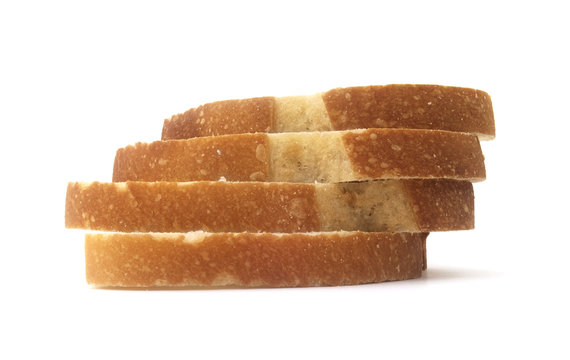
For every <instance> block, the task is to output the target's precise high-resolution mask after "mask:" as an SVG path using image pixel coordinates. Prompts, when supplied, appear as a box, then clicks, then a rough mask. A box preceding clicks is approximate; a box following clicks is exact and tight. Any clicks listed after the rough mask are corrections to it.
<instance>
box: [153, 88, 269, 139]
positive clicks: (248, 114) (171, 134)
mask: <svg viewBox="0 0 570 360" xmlns="http://www.w3.org/2000/svg"><path fill="white" fill-rule="evenodd" d="M273 107H274V99H273V98H272V97H258V98H251V99H243V100H225V101H217V102H213V103H209V104H205V105H201V106H198V107H197V108H193V109H190V110H188V111H186V112H184V113H182V114H177V115H174V116H173V117H172V118H170V119H166V120H164V126H163V128H162V139H164V140H166V139H187V138H192V137H198V136H212V135H221V134H239V133H245V132H247V133H256V132H270V131H271V129H273V128H274V125H273V112H274V111H273Z"/></svg>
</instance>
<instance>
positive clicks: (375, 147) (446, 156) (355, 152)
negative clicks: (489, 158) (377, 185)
mask: <svg viewBox="0 0 570 360" xmlns="http://www.w3.org/2000/svg"><path fill="white" fill-rule="evenodd" d="M343 140H344V145H345V147H346V149H347V153H348V157H349V158H350V161H351V164H352V167H353V170H354V172H355V173H356V174H357V175H358V176H359V179H385V178H449V179H465V180H483V179H485V161H484V160H485V159H484V157H483V153H482V152H481V146H480V144H479V140H478V139H477V137H476V136H474V135H469V134H463V133H454V132H449V131H434V130H402V129H367V130H364V131H362V132H356V131H347V132H346V133H344V134H343Z"/></svg>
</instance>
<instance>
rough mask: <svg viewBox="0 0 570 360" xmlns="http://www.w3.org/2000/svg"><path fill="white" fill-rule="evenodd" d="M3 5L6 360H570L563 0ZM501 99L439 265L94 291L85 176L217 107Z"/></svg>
mask: <svg viewBox="0 0 570 360" xmlns="http://www.w3.org/2000/svg"><path fill="white" fill-rule="evenodd" d="M395 4H396V2H393V3H383V2H380V1H375V2H358V1H343V2H334V1H329V2H323V3H313V2H308V1H307V2H295V1H288V2H283V3H279V4H278V3H274V2H269V1H268V2H259V3H250V2H247V1H236V2H235V3H233V4H228V3H219V2H214V1H210V2H207V3H205V2H204V3H202V4H192V3H191V2H187V3H186V4H182V3H176V2H160V4H159V3H158V2H156V3H150V2H146V1H142V2H132V3H126V2H120V1H108V2H107V1H100V2H91V3H86V2H75V1H70V2H62V1H45V2H35V3H34V2H26V1H13V2H12V1H8V2H6V1H2V2H0V51H1V53H0V122H1V132H0V136H1V142H0V147H1V148H0V150H1V152H0V154H1V164H0V167H1V169H2V170H1V171H2V173H1V177H0V179H1V180H0V181H1V186H0V189H1V192H2V193H1V197H0V210H1V214H0V215H1V216H0V219H1V224H2V233H3V235H2V236H1V238H2V239H1V240H0V276H1V282H2V285H1V287H0V292H1V296H0V331H1V332H2V334H0V358H2V359H16V358H97V359H107V358H121V357H123V358H162V357H164V358H198V359H200V358H222V357H224V358H230V357H231V358H242V357H243V358H246V357H247V358H288V359H289V358H293V356H299V357H312V358H357V357H359V358H387V359H394V358H412V357H422V358H438V359H445V358H449V359H456V358H467V359H481V358H485V359H488V358H496V359H499V358H501V359H502V358H516V357H521V356H524V357H527V356H528V357H531V358H544V359H557V358H559V359H564V358H565V359H568V358H570V349H569V345H567V344H564V341H567V340H568V338H569V335H570V330H569V324H570V311H569V306H570V297H569V295H568V293H567V290H568V288H569V275H570V271H569V270H568V265H567V264H568V258H569V257H570V245H569V240H570V236H569V235H568V232H567V231H566V225H567V223H568V222H569V220H570V219H569V215H570V212H569V210H568V201H569V200H570V199H569V196H568V185H567V178H566V176H567V174H568V155H569V154H570V152H569V150H568V146H567V142H568V140H567V138H568V132H567V130H568V123H569V121H570V118H569V115H568V114H569V111H568V109H569V105H568V98H569V95H570V92H569V90H568V86H569V84H570V77H569V70H568V68H569V64H570V57H569V56H568V49H569V46H568V39H569V37H568V34H569V33H570V26H569V25H568V19H567V15H568V11H567V10H564V8H563V6H562V5H563V2H549V1H542V2H525V1H522V2H512V3H509V2H499V1H496V2H479V1H470V2H448V3H442V2H438V1H435V2H434V1H425V2H417V3H416V2H407V1H401V2H397V5H395ZM389 83H431V84H443V85H456V86H466V87H473V88H479V89H482V90H485V91H487V92H488V93H489V94H490V95H491V97H492V99H493V103H494V110H495V119H496V125H497V138H496V140H495V141H493V142H487V143H484V144H483V151H484V153H485V155H486V165H487V173H488V178H487V181H486V182H484V183H479V184H476V185H475V192H476V226H477V228H476V230H474V231H469V232H452V233H438V234H432V235H431V236H430V238H429V241H428V262H429V270H428V271H427V272H426V273H425V274H424V276H423V278H421V279H418V280H412V281H405V282H394V283H384V284H373V285H364V286H353V287H338V288H309V289H266V290H235V289H234V290H227V289H226V290H208V291H204V290H196V291H188V290H182V291H114V290H100V289H92V288H90V287H89V286H87V285H86V283H85V280H84V269H83V266H84V264H83V240H82V239H83V237H82V235H83V232H81V231H73V230H65V229H64V224H63V222H64V221H63V220H64V219H63V218H64V217H63V215H64V199H65V189H66V183H67V182H68V181H77V180H85V181H91V180H100V181H110V179H111V172H112V163H113V157H114V153H115V150H116V149H117V148H119V147H122V146H125V145H127V144H130V143H133V142H136V141H152V140H157V139H159V138H160V132H161V127H162V121H163V119H164V118H166V117H170V116H171V115H172V114H175V113H178V112H182V111H184V110H186V109H188V108H190V107H194V106H197V105H199V104H202V103H205V102H210V101H215V100H222V99H229V98H243V97H253V96H265V95H275V96H284V95H297V94H311V93H314V92H318V91H323V90H327V89H330V88H334V87H342V86H355V85H369V84H389Z"/></svg>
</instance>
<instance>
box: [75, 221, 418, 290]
mask: <svg viewBox="0 0 570 360" xmlns="http://www.w3.org/2000/svg"><path fill="white" fill-rule="evenodd" d="M427 235H428V234H427V233H366V232H345V231H340V232H317V233H292V234H280V233H205V232H190V233H90V234H86V236H85V265H86V277H87V282H88V283H89V284H91V285H96V286H108V287H156V286H158V287H176V286H238V287H296V286H333V285H355V284H363V283H374V282H382V281H388V280H405V279H413V278H418V277H420V276H421V273H422V270H424V269H425V267H426V247H425V241H426V238H427Z"/></svg>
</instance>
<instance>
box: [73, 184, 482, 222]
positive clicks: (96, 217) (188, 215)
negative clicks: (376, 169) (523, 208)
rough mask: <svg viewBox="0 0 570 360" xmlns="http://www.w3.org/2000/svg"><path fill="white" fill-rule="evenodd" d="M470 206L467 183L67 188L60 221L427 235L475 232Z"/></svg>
mask: <svg viewBox="0 0 570 360" xmlns="http://www.w3.org/2000/svg"><path fill="white" fill-rule="evenodd" d="M473 202H474V201H473V186H472V185H471V183H470V182H468V181H455V180H378V181H369V182H355V183H340V184H294V183H263V182H223V181H213V182H207V181H205V182H187V183H177V182H152V183H151V182H126V183H98V182H93V183H70V184H69V185H68V188H67V198H66V213H65V224H66V226H67V227H69V228H82V229H91V230H103V231H124V232H147V231H150V232H187V231H195V230H203V231H209V232H242V231H249V232H284V233H289V232H313V231H338V230H347V231H367V232H378V231H396V232H400V231H401V232H404V231H406V232H429V231H445V230H465V229H472V228H473V225H474V215H473V205H474V204H473Z"/></svg>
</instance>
